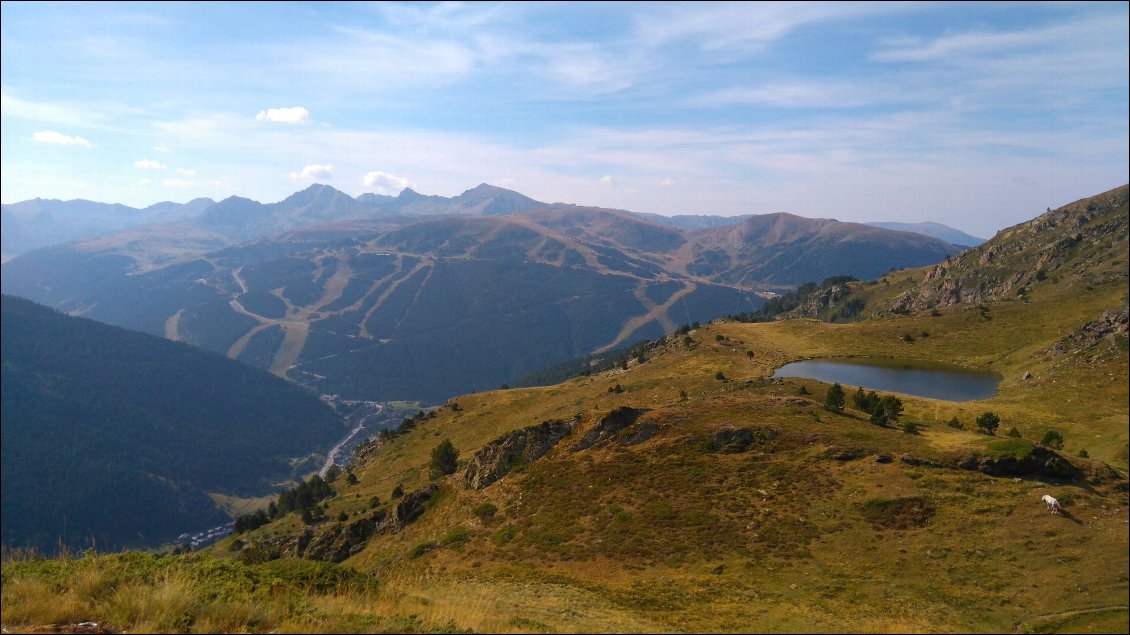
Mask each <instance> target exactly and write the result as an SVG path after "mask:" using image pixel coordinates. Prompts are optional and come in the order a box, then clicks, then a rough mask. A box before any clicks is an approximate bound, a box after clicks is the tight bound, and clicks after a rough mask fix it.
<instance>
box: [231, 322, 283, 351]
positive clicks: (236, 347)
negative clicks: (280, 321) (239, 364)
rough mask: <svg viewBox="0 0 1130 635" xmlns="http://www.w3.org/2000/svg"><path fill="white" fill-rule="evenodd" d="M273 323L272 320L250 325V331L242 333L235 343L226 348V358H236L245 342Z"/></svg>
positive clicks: (245, 344) (244, 346)
mask: <svg viewBox="0 0 1130 635" xmlns="http://www.w3.org/2000/svg"><path fill="white" fill-rule="evenodd" d="M274 325H275V323H274V322H265V323H263V324H259V325H258V326H254V327H252V328H251V330H250V331H248V332H246V333H244V334H243V336H242V337H240V338H239V339H238V340H236V341H235V344H232V345H231V348H229V349H228V353H227V355H228V359H238V358H239V354H240V353H242V352H243V349H244V348H246V347H247V343H248V342H250V341H251V338H253V337H255V336H256V335H258V334H259V333H261V332H263V331H265V330H267V329H269V328H271V327H272V326H274Z"/></svg>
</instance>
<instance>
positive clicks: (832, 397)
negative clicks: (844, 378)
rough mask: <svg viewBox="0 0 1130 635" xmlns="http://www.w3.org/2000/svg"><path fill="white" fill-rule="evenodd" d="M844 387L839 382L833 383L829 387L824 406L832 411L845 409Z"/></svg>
mask: <svg viewBox="0 0 1130 635" xmlns="http://www.w3.org/2000/svg"><path fill="white" fill-rule="evenodd" d="M845 401H846V400H845V398H844V387H843V386H841V385H839V384H832V387H831V388H829V389H828V396H827V397H826V398H825V399H824V407H825V408H827V409H828V410H830V411H831V412H843V411H844V403H845Z"/></svg>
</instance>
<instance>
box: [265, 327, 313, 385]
mask: <svg viewBox="0 0 1130 635" xmlns="http://www.w3.org/2000/svg"><path fill="white" fill-rule="evenodd" d="M279 326H281V327H282V330H283V333H284V334H285V335H284V336H283V342H282V344H281V345H279V350H278V351H276V352H275V358H274V359H273V360H272V361H271V372H272V373H274V374H276V375H278V376H279V377H286V371H288V370H290V367H291V366H294V363H295V362H297V361H298V356H299V355H301V354H302V349H303V348H304V347H305V346H306V336H308V335H309V334H310V327H309V326H308V325H307V324H306V323H305V322H280V323H279Z"/></svg>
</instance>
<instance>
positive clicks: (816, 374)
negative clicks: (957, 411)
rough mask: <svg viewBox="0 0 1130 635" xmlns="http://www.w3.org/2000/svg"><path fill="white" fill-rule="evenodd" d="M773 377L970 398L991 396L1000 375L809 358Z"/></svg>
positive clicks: (952, 398) (895, 362) (855, 359)
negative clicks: (798, 378)
mask: <svg viewBox="0 0 1130 635" xmlns="http://www.w3.org/2000/svg"><path fill="white" fill-rule="evenodd" d="M773 376H774V377H802V378H804V379H816V380H819V381H823V382H827V383H829V384H831V383H839V384H841V385H843V387H844V391H845V392H847V391H849V388H851V387H855V386H863V387H864V388H866V389H867V390H876V391H888V392H900V393H903V394H907V395H915V396H918V397H929V398H931V399H945V400H946V401H971V400H973V399H986V398H988V397H992V396H993V395H994V394H995V393H996V391H997V384H998V383H1000V380H1001V378H1000V375H997V374H994V373H985V372H979V371H971V370H967V369H964V368H961V367H959V366H949V365H946V364H930V363H925V362H908V361H903V360H893V359H872V358H861V357H853V358H844V359H810V360H806V361H803V362H793V363H791V364H785V365H784V366H782V367H780V368H778V369H777V370H776V371H775V372H774V373H773Z"/></svg>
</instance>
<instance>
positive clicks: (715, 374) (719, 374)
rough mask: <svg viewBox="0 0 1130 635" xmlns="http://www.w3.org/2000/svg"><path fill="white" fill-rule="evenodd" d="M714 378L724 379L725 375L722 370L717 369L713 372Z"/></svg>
mask: <svg viewBox="0 0 1130 635" xmlns="http://www.w3.org/2000/svg"><path fill="white" fill-rule="evenodd" d="M714 379H717V380H718V381H726V375H725V373H723V372H722V371H718V372H716V373H714Z"/></svg>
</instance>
